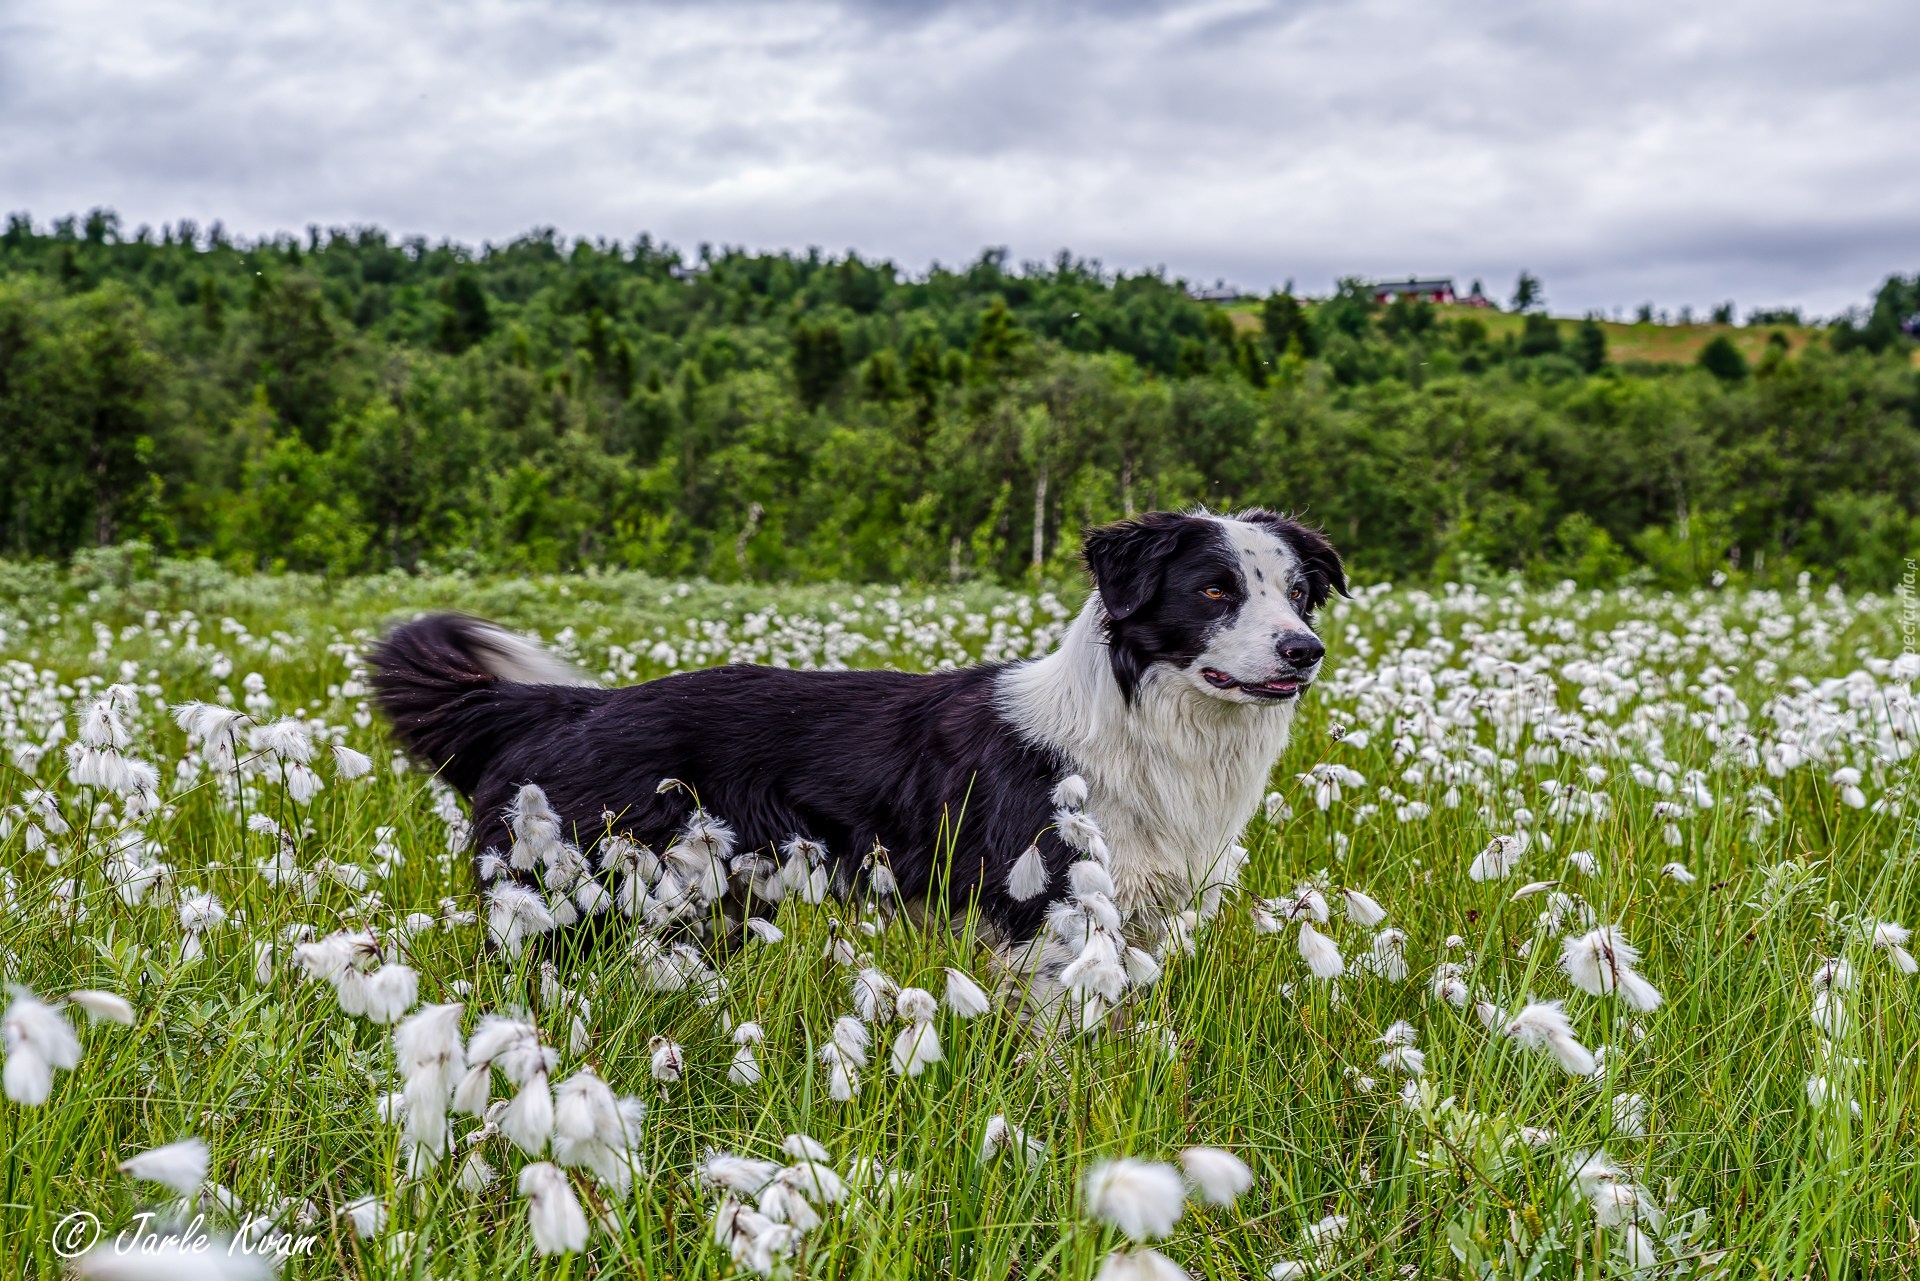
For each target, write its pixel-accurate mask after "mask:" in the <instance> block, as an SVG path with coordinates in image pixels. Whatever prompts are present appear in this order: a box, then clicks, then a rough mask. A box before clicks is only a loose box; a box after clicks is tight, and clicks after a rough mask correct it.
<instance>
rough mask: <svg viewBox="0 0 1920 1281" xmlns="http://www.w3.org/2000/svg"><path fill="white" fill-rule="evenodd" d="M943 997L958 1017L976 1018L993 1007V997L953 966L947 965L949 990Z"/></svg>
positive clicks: (947, 1005)
mask: <svg viewBox="0 0 1920 1281" xmlns="http://www.w3.org/2000/svg"><path fill="white" fill-rule="evenodd" d="M942 999H943V1001H944V1003H945V1005H946V1007H947V1008H948V1009H949V1010H952V1011H953V1013H954V1017H956V1018H962V1019H971V1018H976V1017H978V1016H979V1015H982V1014H985V1013H986V1012H987V1011H988V1010H990V1009H992V1008H993V1000H992V998H990V997H989V996H988V995H987V994H986V992H985V991H983V990H982V989H981V987H980V985H979V984H978V983H975V982H974V981H973V980H972V979H971V978H969V977H967V975H966V974H964V973H962V972H961V971H959V970H956V969H954V968H953V967H952V966H948V967H947V990H946V994H945V996H944V997H943V998H942Z"/></svg>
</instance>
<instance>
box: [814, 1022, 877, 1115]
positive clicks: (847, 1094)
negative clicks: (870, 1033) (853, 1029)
mask: <svg viewBox="0 0 1920 1281" xmlns="http://www.w3.org/2000/svg"><path fill="white" fill-rule="evenodd" d="M856 1021H857V1020H856ZM820 1061H821V1062H822V1063H824V1064H825V1065H826V1066H827V1097H828V1098H830V1099H832V1100H833V1101H834V1102H835V1103H845V1102H848V1101H849V1100H851V1099H852V1098H853V1097H854V1096H855V1095H856V1094H858V1093H859V1092H860V1075H859V1073H858V1072H856V1071H855V1070H854V1069H855V1068H856V1067H857V1066H864V1065H865V1063H866V1056H865V1055H864V1054H862V1055H861V1056H860V1059H859V1062H858V1063H857V1064H856V1063H855V1062H854V1061H853V1058H852V1056H851V1055H849V1054H847V1052H846V1051H845V1050H844V1049H843V1048H841V1047H840V1046H839V1045H825V1046H822V1047H821V1048H820Z"/></svg>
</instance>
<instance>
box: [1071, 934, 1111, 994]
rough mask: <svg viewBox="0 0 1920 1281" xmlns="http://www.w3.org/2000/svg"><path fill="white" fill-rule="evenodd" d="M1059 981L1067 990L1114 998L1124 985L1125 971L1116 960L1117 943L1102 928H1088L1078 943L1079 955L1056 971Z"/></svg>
mask: <svg viewBox="0 0 1920 1281" xmlns="http://www.w3.org/2000/svg"><path fill="white" fill-rule="evenodd" d="M1060 983H1061V986H1063V987H1065V988H1066V989H1067V990H1068V991H1070V992H1079V993H1082V994H1092V995H1097V996H1099V997H1100V998H1101V999H1103V1000H1106V1001H1118V1000H1119V999H1120V997H1121V995H1122V994H1123V993H1124V992H1125V991H1126V988H1127V971H1126V967H1125V966H1124V965H1122V964H1121V961H1120V944H1118V943H1116V942H1115V940H1114V938H1113V936H1112V935H1110V934H1108V933H1107V932H1106V931H1105V930H1094V931H1092V932H1091V933H1089V934H1088V935H1087V939H1086V942H1085V943H1084V944H1082V945H1081V948H1080V955H1079V956H1077V957H1075V958H1074V960H1073V962H1072V963H1071V964H1069V965H1068V966H1067V967H1066V968H1065V969H1063V970H1062V971H1060Z"/></svg>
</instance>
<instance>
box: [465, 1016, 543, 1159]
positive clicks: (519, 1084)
mask: <svg viewBox="0 0 1920 1281" xmlns="http://www.w3.org/2000/svg"><path fill="white" fill-rule="evenodd" d="M559 1060H560V1052H559V1051H558V1050H556V1049H554V1048H553V1047H552V1046H547V1045H542V1044H541V1043H540V1033H539V1030H538V1029H537V1028H535V1027H534V1026H533V1025H532V1024H531V1023H528V1022H526V1021H524V1020H522V1019H516V1018H510V1017H508V1016H506V1015H502V1014H488V1015H486V1016H484V1017H482V1018H481V1020H480V1026H479V1027H477V1028H475V1029H474V1032H473V1035H472V1036H471V1037H469V1038H468V1039H467V1074H466V1075H465V1076H464V1077H462V1078H461V1079H460V1084H459V1086H458V1087H457V1088H456V1089H455V1090H454V1093H453V1100H452V1103H453V1108H454V1110H455V1111H456V1112H465V1113H468V1114H469V1115H472V1116H486V1115H487V1113H488V1112H489V1110H490V1109H489V1105H488V1098H489V1095H490V1092H491V1087H492V1079H493V1069H494V1068H496V1067H497V1068H499V1069H500V1073H501V1075H503V1076H505V1077H506V1078H507V1081H508V1082H509V1083H510V1084H512V1085H513V1086H515V1087H516V1088H517V1089H518V1093H517V1094H515V1096H514V1098H513V1101H512V1102H511V1103H509V1104H508V1105H507V1108H506V1110H505V1111H504V1112H502V1113H501V1114H500V1117H499V1125H500V1132H501V1133H502V1134H504V1135H506V1137H507V1139H508V1141H509V1142H511V1143H512V1144H513V1145H514V1146H515V1147H517V1148H519V1149H520V1150H521V1151H523V1152H525V1153H527V1154H528V1155H529V1156H538V1155H539V1154H540V1153H541V1152H542V1151H543V1150H544V1149H545V1148H546V1146H547V1137H548V1136H549V1135H550V1134H551V1133H552V1132H553V1091H552V1089H551V1088H550V1086H549V1085H548V1081H549V1080H550V1079H551V1077H552V1074H553V1069H554V1067H555V1066H556V1065H557V1064H558V1063H559Z"/></svg>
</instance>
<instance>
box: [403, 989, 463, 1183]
mask: <svg viewBox="0 0 1920 1281" xmlns="http://www.w3.org/2000/svg"><path fill="white" fill-rule="evenodd" d="M462 1008H463V1007H461V1006H459V1005H427V1006H423V1007H421V1009H420V1012H419V1013H417V1014H415V1015H413V1016H412V1017H410V1018H408V1019H406V1020H405V1021H403V1022H402V1023H401V1024H400V1025H399V1026H398V1027H396V1028H394V1030H393V1057H394V1065H395V1067H396V1069H397V1070H398V1071H399V1073H400V1078H401V1080H402V1081H403V1082H405V1087H406V1098H407V1128H408V1132H409V1134H410V1135H411V1136H412V1137H413V1139H414V1141H415V1142H416V1143H419V1144H422V1145H424V1146H426V1147H427V1148H429V1150H431V1151H432V1152H433V1154H434V1155H435V1156H441V1155H444V1141H445V1136H446V1117H447V1106H448V1104H449V1102H450V1101H451V1100H452V1099H453V1096H454V1092H455V1090H457V1089H458V1088H459V1085H460V1082H461V1079H462V1077H464V1076H465V1074H466V1062H467V1060H466V1050H465V1047H464V1046H463V1045H462V1043H461V1040H460V1015H461V1013H462ZM481 1106H482V1109H483V1110H484V1108H485V1104H484V1103H483V1104H482V1105H481Z"/></svg>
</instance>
